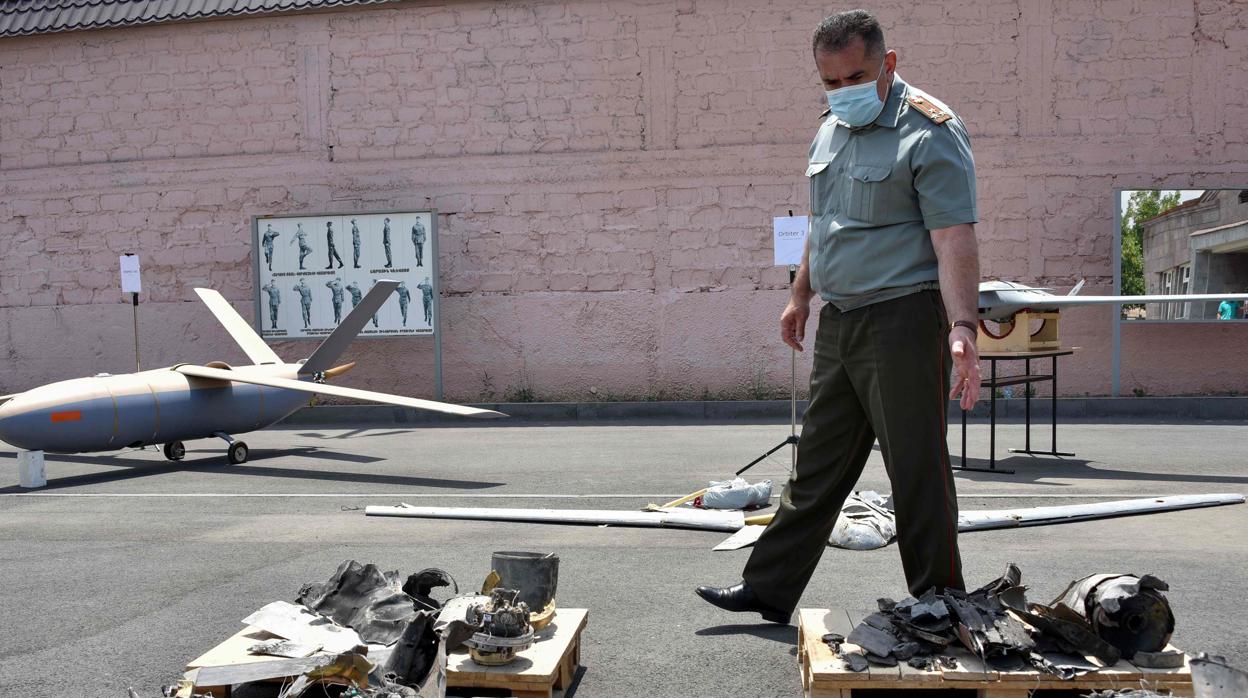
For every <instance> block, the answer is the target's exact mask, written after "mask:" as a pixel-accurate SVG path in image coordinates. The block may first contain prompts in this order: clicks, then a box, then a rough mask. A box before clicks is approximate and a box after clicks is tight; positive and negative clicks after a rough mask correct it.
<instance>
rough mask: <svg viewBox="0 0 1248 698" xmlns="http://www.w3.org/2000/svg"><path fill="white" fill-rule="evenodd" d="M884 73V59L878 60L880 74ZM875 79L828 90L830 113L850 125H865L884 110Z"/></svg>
mask: <svg viewBox="0 0 1248 698" xmlns="http://www.w3.org/2000/svg"><path fill="white" fill-rule="evenodd" d="M883 74H884V61H880V75H883ZM879 79H880V78H879V76H878V75H877V76H876V79H875V80H872V81H871V82H866V83H863V84H861V85H849V86H848V87H842V88H840V89H838V90H828V92H827V95H828V107H829V108H830V109H831V110H832V115H833V116H835V117H836V118H838V119H840V120H841V121H844V122H845V123H847V124H849V125H850V126H854V127H857V126H866V125H867V124H869V123H871V122H872V121H875V119H876V117H878V116H879V115H880V112H882V111H884V102H883V101H882V100H881V99H880V95H879V92H878V90H877V89H876V83H878V82H879Z"/></svg>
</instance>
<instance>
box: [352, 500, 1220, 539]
mask: <svg viewBox="0 0 1248 698" xmlns="http://www.w3.org/2000/svg"><path fill="white" fill-rule="evenodd" d="M883 502H884V498H883V497H880V496H879V495H876V494H875V493H873V492H863V493H857V494H855V495H853V496H851V497H850V498H849V499H848V500H846V507H845V508H844V509H842V512H841V516H840V518H839V519H838V521H837V526H836V528H835V530H834V531H833V535H832V537H831V539H830V540H829V541H828V544H829V545H832V546H834V547H841V548H848V549H852V550H872V549H875V548H879V547H883V546H886V545H888V544H889V543H891V542H892V540H893V537H894V535H895V528H894V527H893V526H892V524H893V520H892V517H893V514H892V511H891V510H889V509H888V508H887V506H886V505H885V504H883ZM1243 503H1244V496H1243V495H1241V494H1180V495H1174V496H1169V497H1149V498H1145V499H1125V500H1117V501H1111V502H1097V503H1094V504H1067V505H1061V506H1047V507H1029V508H1021V509H994V510H990V511H964V512H962V513H961V514H960V515H959V516H958V531H960V532H962V533H970V532H973V531H991V530H996V529H1003V528H1022V527H1025V526H1052V525H1057V524H1067V523H1078V522H1080V521H1093V520H1096V519H1113V518H1119V517H1124V516H1140V515H1144V514H1159V513H1162V512H1167V511H1181V510H1183V509H1199V508H1203V507H1217V506H1225V505H1228V504H1243ZM867 505H870V506H867ZM364 513H365V514H367V515H369V516H405V517H410V518H417V519H466V520H471V521H520V522H529V523H546V524H582V525H598V526H640V527H645V528H686V529H697V530H702V531H726V532H731V533H732V534H733V535H731V536H729V537H728V538H727V539H725V540H724V541H723V542H721V543H720V544H719V545H717V546H715V550H737V549H740V548H746V547H749V546H751V545H753V544H754V543H755V542H756V541H757V540H758V537H759V536H760V535H762V532H763V528H764V525H765V524H767V523H768V522H769V521H770V515H769V514H763V515H751V516H749V517H747V516H745V514H743V513H742V512H740V511H708V510H704V509H687V508H683V507H682V508H676V507H656V508H654V509H652V510H646V511H628V510H618V511H617V510H603V509H492V508H488V507H415V506H411V505H409V504H402V505H400V506H397V507H386V506H370V507H368V508H366V509H365V511H364Z"/></svg>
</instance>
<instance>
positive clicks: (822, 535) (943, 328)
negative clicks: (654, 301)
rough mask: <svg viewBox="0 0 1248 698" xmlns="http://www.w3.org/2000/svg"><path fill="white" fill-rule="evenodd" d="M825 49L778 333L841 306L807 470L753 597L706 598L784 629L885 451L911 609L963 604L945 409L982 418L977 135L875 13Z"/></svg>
mask: <svg viewBox="0 0 1248 698" xmlns="http://www.w3.org/2000/svg"><path fill="white" fill-rule="evenodd" d="M813 44H814V45H813V49H814V58H815V64H816V66H817V68H818V71H819V76H820V78H821V79H822V81H823V84H824V89H825V90H826V91H827V97H828V105H829V107H830V109H829V110H828V112H827V113H826V115H827V118H826V119H825V121H824V122H823V125H822V126H821V127H820V129H819V132H818V134H817V135H816V136H815V140H814V143H813V145H812V146H811V149H810V158H809V166H808V167H807V169H806V176H807V177H809V179H810V197H811V202H810V203H811V231H810V237H809V238H808V240H807V246H806V254H805V256H804V258H803V260H802V264H801V267H800V269H799V271H798V274H797V278H796V280H795V281H794V284H793V289H792V294H791V296H790V299H789V302H788V305H787V307H786V308H785V309H784V312H783V313H782V315H781V317H780V335H781V338H782V339H783V340H784V341H785V343H787V344H789V345H790V346H792V347H793V348H795V349H797V350H799V351H800V350H802V341H803V340H804V337H805V328H806V320H807V318H808V316H809V314H810V307H809V306H810V302H811V300H812V298H813V296H814V295H815V294H816V293H818V294H819V296H820V297H821V298H822V299H823V300H824V301H827V303H826V304H825V305H824V306H823V307H822V309H821V310H820V317H819V326H818V332H817V334H816V336H815V357H814V367H813V370H812V372H811V379H810V393H811V395H810V406H809V408H807V411H806V416H805V419H804V421H803V424H802V434H801V440H800V442H799V443H798V453H797V464H796V466H795V467H794V469H793V472H792V473H791V474H790V477H789V481H788V484H787V485H786V486H785V489H784V494H783V496H782V498H781V500H780V505H779V508H778V511H777V512H776V516H775V518H774V519H773V520H772V522H771V524H770V525H769V526H768V527H767V529H766V530H765V531H764V532H763V534H762V537H761V538H759V540H758V543H757V544H756V545H755V546H754V550H753V551H752V553H751V555H750V559H749V562H747V563H746V566H745V569H744V571H743V573H742V577H743V581H742V582H741V583H739V584H736V585H734V586H731V587H725V588H717V587H708V586H703V587H698V589H697V593H698V595H699V596H701V597H702V598H704V599H706V600H707V601H709V602H710V603H712V604H714V605H716V606H719V607H720V608H724V609H726V610H729V611H743V612H756V613H760V614H761V615H762V617H763V618H764V619H766V620H769V621H773V622H777V623H787V622H788V621H789V618H790V616H791V614H792V612H793V610H794V608H796V607H797V603H798V600H799V599H800V597H801V595H802V591H803V590H804V589H805V587H806V584H807V583H808V582H809V580H810V578H811V575H812V574H813V573H814V571H815V566H816V565H817V564H818V561H819V557H820V555H821V554H822V552H823V549H824V547H825V546H826V545H827V542H828V536H829V534H830V533H831V531H832V528H833V526H834V525H835V523H836V519H837V516H838V514H839V512H840V510H841V506H842V504H843V503H844V501H845V498H846V496H848V495H849V493H850V491H851V490H852V489H853V487H854V484H855V483H856V482H857V480H858V477H859V475H860V474H861V473H862V468H863V466H864V464H865V463H866V460H867V456H868V455H870V453H871V446H872V444H873V443H874V442H875V441H876V440H877V439H878V440H879V443H880V450H881V452H882V455H883V457H884V464H885V468H886V470H887V472H888V476H889V479H890V481H891V482H892V487H893V499H894V502H895V506H896V513H897V541H898V548H899V549H900V553H901V560H902V568H903V569H904V571H905V575H906V582H907V585H908V587H909V590H910V593H911V594H914V595H915V596H919V595H920V594H922V593H923V592H924V591H926V590H927V589H929V588H932V587H936V588H937V589H941V588H954V589H961V588H963V580H962V563H961V558H960V556H959V552H958V545H957V521H958V506H957V499H956V498H955V497H956V493H955V491H954V484H953V477H952V473H951V471H950V468H949V453H948V448H947V446H946V442H945V415H946V411H947V405H948V399H949V398H955V397H957V398H960V399H961V405H962V408H963V409H970V408H971V407H972V406H973V405H974V403H975V400H976V397H977V395H978V393H979V383H980V378H979V365H978V353H977V351H976V348H975V333H976V317H977V299H978V292H977V290H978V277H979V262H978V252H977V245H976V241H975V230H974V227H973V224H974V223H975V222H976V219H977V210H976V205H975V168H974V164H973V162H972V159H971V150H970V145H969V141H968V138H967V135H966V130H965V127H964V126H963V125H962V122H961V120H959V119H958V118H957V117H956V116H955V115H954V114H953V112H951V111H950V110H949V109H948V108H947V107H945V106H944V105H943V104H941V103H940V102H938V101H936V100H935V99H933V98H932V97H930V96H928V95H926V94H924V93H923V92H920V91H919V90H917V89H915V88H913V87H911V86H909V85H907V84H906V83H905V82H903V81H902V79H901V78H900V77H899V76H898V75H897V74H896V66H897V54H896V53H895V52H893V51H889V50H887V49H886V47H885V45H884V35H883V31H882V30H881V29H880V25H879V23H878V22H876V20H875V18H873V17H872V16H871V15H870V14H869V13H867V12H864V11H862V10H854V11H851V12H844V13H840V14H836V15H833V16H831V17H829V18H827V19H826V20H824V21H823V22H822V23H821V24H820V25H819V28H818V29H817V30H816V32H815V36H814V42H813ZM951 320H952V322H950V321H951ZM950 368H952V369H953V373H954V380H955V381H956V383H955V385H954V387H953V390H952V391H950V390H949V387H948V386H949V373H950ZM843 581H844V582H850V581H851V580H850V579H849V578H848V577H846V578H845V579H844V580H843Z"/></svg>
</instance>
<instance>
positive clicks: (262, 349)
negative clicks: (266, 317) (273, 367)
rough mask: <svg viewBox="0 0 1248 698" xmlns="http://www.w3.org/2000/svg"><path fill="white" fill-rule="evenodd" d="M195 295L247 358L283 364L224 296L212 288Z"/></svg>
mask: <svg viewBox="0 0 1248 698" xmlns="http://www.w3.org/2000/svg"><path fill="white" fill-rule="evenodd" d="M195 293H196V294H197V295H198V296H199V299H200V300H202V301H203V302H204V305H206V306H208V310H211V311H212V314H213V315H214V316H215V317H216V318H217V322H220V323H221V325H222V326H223V327H225V331H226V332H229V333H230V336H231V337H233V338H234V342H235V343H236V344H238V346H239V348H240V349H242V350H243V353H244V354H246V355H247V358H249V359H251V360H252V361H254V362H256V363H257V364H280V363H282V359H281V357H279V356H278V355H277V354H276V353H275V352H274V351H273V349H271V348H270V347H269V345H268V344H265V343H264V340H263V339H261V338H260V335H258V334H256V331H255V330H253V329H252V328H251V325H250V324H249V323H248V322H247V321H246V320H244V319H243V316H241V315H239V314H238V311H236V310H234V306H232V305H230V302H229V301H227V300H226V299H225V297H224V296H222V295H221V294H220V293H217V292H216V291H214V290H212V289H210V288H197V289H195Z"/></svg>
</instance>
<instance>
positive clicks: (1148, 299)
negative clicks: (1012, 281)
mask: <svg viewBox="0 0 1248 698" xmlns="http://www.w3.org/2000/svg"><path fill="white" fill-rule="evenodd" d="M1205 301H1248V293H1198V294H1189V295H1183V294H1170V295H1158V296H1044V297H1043V299H1040V300H1037V301H1036V305H1037V306H1043V307H1055V306H1063V305H1096V304H1106V303H1201V302H1205Z"/></svg>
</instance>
